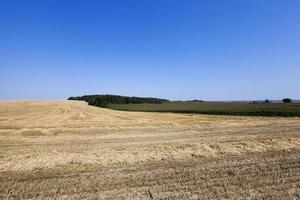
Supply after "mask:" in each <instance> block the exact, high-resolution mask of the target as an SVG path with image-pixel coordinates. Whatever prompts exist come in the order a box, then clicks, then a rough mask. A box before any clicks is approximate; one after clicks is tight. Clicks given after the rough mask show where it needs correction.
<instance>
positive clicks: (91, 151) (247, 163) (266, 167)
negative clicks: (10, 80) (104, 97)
mask: <svg viewBox="0 0 300 200" xmlns="http://www.w3.org/2000/svg"><path fill="white" fill-rule="evenodd" d="M299 188H300V118H279V117H278V118H272V117H238V116H213V115H193V114H171V113H143V112H124V111H114V110H109V109H103V108H98V107H92V106H88V105H87V104H86V103H84V102H79V101H0V199H300V189H299Z"/></svg>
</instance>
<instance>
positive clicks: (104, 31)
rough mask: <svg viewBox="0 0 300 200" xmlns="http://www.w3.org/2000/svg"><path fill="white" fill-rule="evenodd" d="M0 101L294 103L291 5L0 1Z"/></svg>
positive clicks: (297, 68) (285, 0) (299, 20)
mask: <svg viewBox="0 0 300 200" xmlns="http://www.w3.org/2000/svg"><path fill="white" fill-rule="evenodd" d="M0 74H1V78H0V99H65V98H67V97H69V96H74V95H84V94H120V95H130V96H132V95H135V96H153V97H162V98H169V99H173V100H179V99H203V100H254V99H266V98H268V99H282V98H283V97H290V98H293V99H300V1H299V0H219V1H218V0H206V1H204V0H194V1H192V0H181V1H180V0H119V1H117V0H95V1H92V0H82V1H76V0H69V1H66V0H36V1H31V0H26V1H24V0H19V1H17V0H0Z"/></svg>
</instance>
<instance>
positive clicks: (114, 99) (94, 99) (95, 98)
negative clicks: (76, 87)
mask: <svg viewBox="0 0 300 200" xmlns="http://www.w3.org/2000/svg"><path fill="white" fill-rule="evenodd" d="M68 100H79V101H86V102H87V103H88V104H89V105H93V106H99V107H106V106H107V105H108V104H129V103H155V104H159V103H163V102H169V100H167V99H158V98H150V97H129V96H119V95H84V96H76V97H69V98H68Z"/></svg>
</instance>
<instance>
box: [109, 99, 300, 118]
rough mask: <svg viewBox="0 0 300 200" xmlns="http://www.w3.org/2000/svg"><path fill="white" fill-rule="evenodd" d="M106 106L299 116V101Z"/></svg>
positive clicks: (138, 109)
mask: <svg viewBox="0 0 300 200" xmlns="http://www.w3.org/2000/svg"><path fill="white" fill-rule="evenodd" d="M107 107H109V108H112V109H117V110H125V111H146V112H173V113H199V114H214V115H243V116H282V117H295V116H300V103H286V104H284V103H269V104H248V103H205V102H204V103H199V102H167V103H162V104H109V105H108V106H107Z"/></svg>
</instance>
